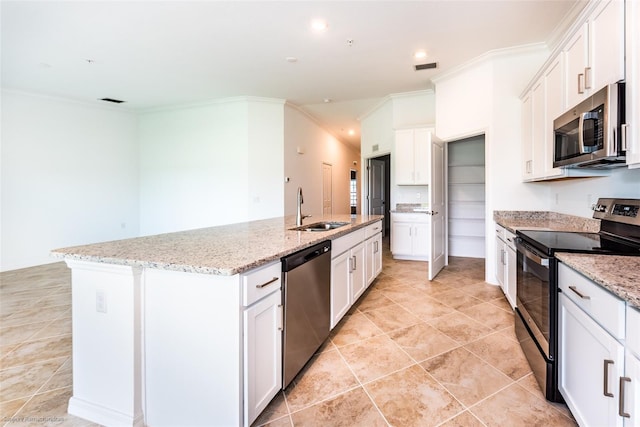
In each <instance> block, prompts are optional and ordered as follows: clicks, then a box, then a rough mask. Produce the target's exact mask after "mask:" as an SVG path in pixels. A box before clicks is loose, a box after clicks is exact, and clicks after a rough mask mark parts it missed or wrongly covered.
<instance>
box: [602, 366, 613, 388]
mask: <svg viewBox="0 0 640 427" xmlns="http://www.w3.org/2000/svg"><path fill="white" fill-rule="evenodd" d="M613 364H614V362H613V360H610V359H604V379H603V384H602V388H603V393H604V395H605V396H607V397H613V393H609V365H613Z"/></svg>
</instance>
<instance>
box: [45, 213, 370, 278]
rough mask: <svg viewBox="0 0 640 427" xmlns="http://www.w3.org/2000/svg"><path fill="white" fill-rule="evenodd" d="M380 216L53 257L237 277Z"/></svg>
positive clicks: (109, 245)
mask: <svg viewBox="0 0 640 427" xmlns="http://www.w3.org/2000/svg"><path fill="white" fill-rule="evenodd" d="M382 218H383V216H381V215H357V216H354V217H352V216H351V215H333V216H331V217H322V216H317V217H316V216H313V217H311V218H308V219H306V220H305V221H304V223H305V224H312V223H314V222H318V221H344V222H349V224H348V225H346V226H344V227H340V228H337V229H334V230H329V231H322V232H312V231H295V230H293V231H292V230H289V229H290V228H292V227H295V216H288V217H281V218H273V219H266V220H260V221H252V222H246V223H239V224H230V225H224V226H218V227H210V228H202V229H197V230H188V231H181V232H175V233H167V234H158V235H154V236H145V237H138V238H133V239H125V240H117V241H111V242H104V243H96V244H91V245H84V246H75V247H69V248H61V249H55V250H54V251H52V255H53V256H55V257H58V258H69V259H75V260H84V261H92V262H100V263H107V264H118V265H129V266H137V267H149V268H156V269H162V270H174V271H184V272H192V273H205V274H217V275H224V276H232V275H234V274H238V273H242V272H244V271H247V270H250V269H252V268H255V267H258V266H260V265H262V264H266V263H268V262H270V261H273V260H277V259H280V258H281V257H283V256H286V255H289V254H291V253H294V252H296V251H298V250H301V249H304V248H306V247H309V246H312V245H313V244H315V243H319V242H322V241H324V240H333V239H336V238H338V237H340V236H343V235H345V234H348V233H350V232H352V231H355V230H357V229H358V228H362V227H365V226H366V225H368V224H371V223H374V222H376V221H379V220H380V219H382Z"/></svg>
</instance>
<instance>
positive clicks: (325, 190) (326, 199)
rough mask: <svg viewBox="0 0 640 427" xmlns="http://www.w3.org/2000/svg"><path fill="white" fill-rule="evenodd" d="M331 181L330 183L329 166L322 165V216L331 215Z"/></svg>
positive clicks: (326, 164)
mask: <svg viewBox="0 0 640 427" xmlns="http://www.w3.org/2000/svg"><path fill="white" fill-rule="evenodd" d="M332 200H333V195H332V181H331V165H330V164H329V163H323V164H322V214H323V215H331V201H332Z"/></svg>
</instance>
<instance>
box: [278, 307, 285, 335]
mask: <svg viewBox="0 0 640 427" xmlns="http://www.w3.org/2000/svg"><path fill="white" fill-rule="evenodd" d="M278 330H279V331H282V330H284V309H283V306H282V304H280V305H278Z"/></svg>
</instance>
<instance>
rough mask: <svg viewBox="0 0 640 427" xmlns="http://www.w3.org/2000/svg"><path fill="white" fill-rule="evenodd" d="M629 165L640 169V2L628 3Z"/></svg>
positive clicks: (627, 112) (627, 130)
mask: <svg viewBox="0 0 640 427" xmlns="http://www.w3.org/2000/svg"><path fill="white" fill-rule="evenodd" d="M626 20H627V25H626V30H627V35H626V47H627V61H626V67H627V75H626V82H627V93H626V95H627V111H626V119H627V120H626V121H627V126H626V129H625V132H626V142H627V164H628V165H629V167H634V168H636V167H640V25H639V24H638V23H640V2H638V1H627V2H626Z"/></svg>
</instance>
